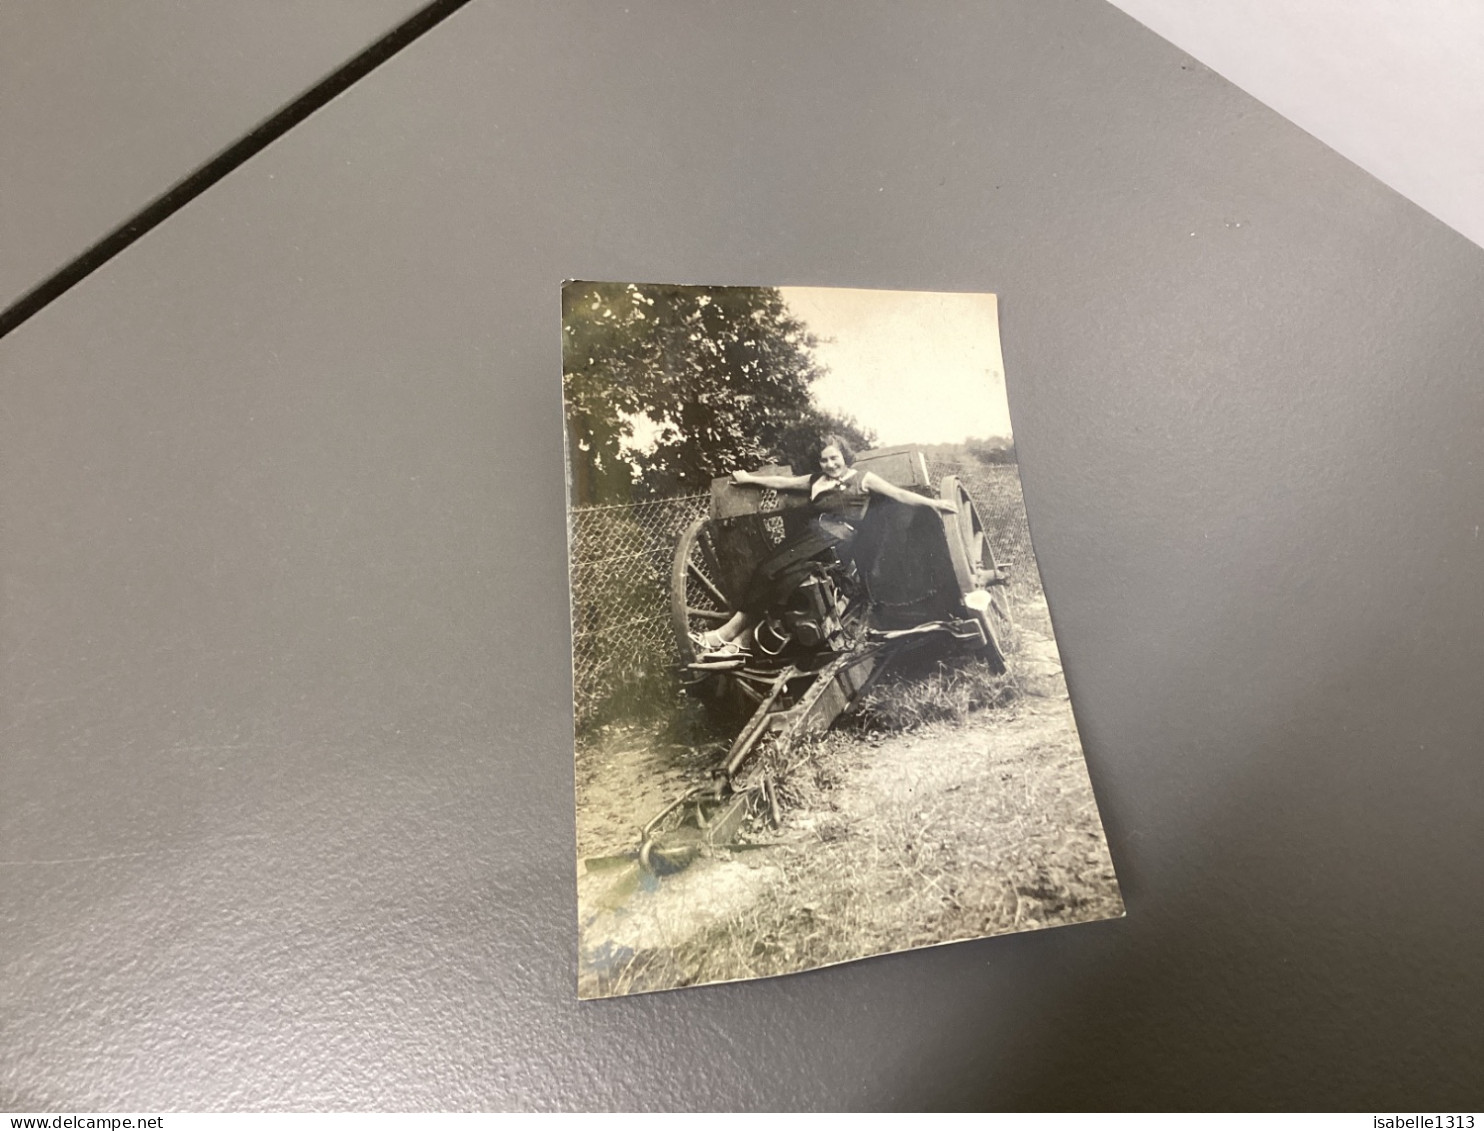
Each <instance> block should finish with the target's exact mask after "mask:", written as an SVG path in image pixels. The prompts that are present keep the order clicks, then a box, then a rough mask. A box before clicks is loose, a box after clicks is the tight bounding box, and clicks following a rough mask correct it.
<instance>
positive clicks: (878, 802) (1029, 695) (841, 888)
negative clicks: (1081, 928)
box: [578, 605, 1122, 997]
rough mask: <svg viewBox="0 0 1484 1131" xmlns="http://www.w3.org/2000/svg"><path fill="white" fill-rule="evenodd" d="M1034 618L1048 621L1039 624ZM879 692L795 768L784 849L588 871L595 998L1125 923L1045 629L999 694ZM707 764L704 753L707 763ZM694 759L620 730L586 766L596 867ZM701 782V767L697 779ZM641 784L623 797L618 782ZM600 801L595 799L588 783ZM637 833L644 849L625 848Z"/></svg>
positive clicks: (586, 938)
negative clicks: (1063, 927) (668, 870)
mask: <svg viewBox="0 0 1484 1131" xmlns="http://www.w3.org/2000/svg"><path fill="white" fill-rule="evenodd" d="M1027 611H1028V612H1029V613H1030V614H1031V615H1030V616H1029V617H1027V618H1025V619H1026V620H1028V621H1031V622H1039V620H1040V618H1041V617H1043V616H1044V605H1042V606H1040V611H1039V612H1037V610H1036V609H1034V608H1032V609H1029V610H1027ZM925 668H926V670H917V671H913V670H904V671H902V672H901V673H899V675H898V677H897V678H896V679H895V680H888V681H883V683H882V684H881V685H880V686H879V687H878V688H877V689H876V691H874V692H873V693H872V694H871V696H870V697H869V698H868V699H867V700H866V701H865V702H864V703H863V704H862V705H861V707H860V709H859V710H858V711H856V712H855V713H854V714H853V715H852V717H851V718H850V719H849V720H848V721H847V722H846V723H845V724H844V725H842V726H841V727H840V728H838V729H837V730H836V731H835V732H833V733H831V734H830V735H827V736H825V738H824V739H823V740H821V741H819V742H817V743H815V744H814V745H813V746H811V747H809V748H808V749H807V750H804V751H801V752H798V754H796V756H795V757H794V759H793V760H792V772H791V773H789V774H788V776H787V778H786V780H785V781H784V782H783V783H782V787H781V789H780V793H781V795H782V797H783V799H784V802H785V807H786V811H787V814H786V820H785V823H784V827H783V829H782V830H781V832H779V833H772V832H771V831H765V830H763V829H761V828H759V829H757V830H755V835H756V838H757V839H756V841H755V842H754V843H753V844H752V845H751V846H748V847H744V848H741V849H738V850H735V851H718V852H717V853H716V854H715V855H714V856H712V857H710V858H706V859H702V860H700V861H698V862H697V863H696V864H694V865H692V867H691V868H689V869H687V870H686V871H684V872H682V873H679V874H677V875H675V876H669V877H665V878H663V879H656V878H655V877H651V876H648V875H647V874H644V873H642V872H640V871H639V869H638V866H637V864H634V865H630V866H623V865H619V866H616V867H615V866H612V865H611V864H610V865H609V866H607V867H603V868H595V869H591V870H588V869H583V868H582V867H581V866H580V867H579V879H578V896H579V921H580V951H579V953H580V963H579V991H580V992H581V993H582V995H583V996H584V997H601V996H610V995H615V994H625V993H634V992H643V991H647V990H658V989H667V988H673V987H677V986H686V985H695V984H699V983H706V982H716V981H730V980H735V979H740V978H753V977H761V976H765V975H771V974H783V973H790V972H794V971H799V970H807V969H812V968H816V967H819V966H825V965H830V964H832V963H836V962H842V961H847V960H851V959H856V958H862V957H866V956H868V955H873V954H880V953H885V952H890V951H895V950H902V949H906V948H910V947H917V946H925V945H932V944H937V943H945V942H951V941H955V940H960V939H968V938H978V937H982V936H985V935H994V934H1002V933H1007V932H1012V931H1020V930H1030V929H1036V928H1039V927H1047V926H1054V925H1060V924H1067V923H1077V922H1084V921H1089V920H1095V919H1102V918H1108V917H1111V916H1116V915H1119V914H1121V913H1122V903H1121V901H1120V897H1119V894H1118V888H1117V881H1116V878H1115V877H1114V874H1113V867H1112V863H1111V860H1110V859H1109V856H1108V851H1107V846H1106V843H1105V841H1104V838H1103V834H1102V827H1101V824H1100V822H1099V819H1098V814H1097V808H1096V805H1095V803H1094V801H1093V797H1092V791H1091V786H1090V783H1089V781H1088V778H1087V771H1086V766H1085V763H1084V760H1083V757H1082V751H1081V746H1080V744H1079V742H1078V740H1077V735H1076V730H1075V726H1074V724H1073V722H1072V716H1071V711H1070V705H1069V703H1068V701H1067V699H1066V693H1065V684H1064V682H1063V681H1062V679H1061V673H1060V666H1059V663H1058V662H1057V660H1056V653H1055V649H1054V646H1052V644H1051V642H1050V640H1049V638H1048V637H1047V636H1046V635H1044V634H1043V633H1042V632H1040V631H1039V630H1038V628H1037V627H1034V625H1028V626H1027V627H1025V628H1024V629H1023V632H1022V639H1021V647H1020V649H1019V650H1018V651H1017V652H1015V653H1014V654H1013V655H1012V657H1011V663H1010V669H1009V671H1008V672H1007V673H1006V675H1004V676H992V675H990V674H989V673H988V672H987V671H986V670H985V669H984V668H983V667H982V665H977V664H973V663H957V664H955V663H943V664H936V665H925ZM702 756H703V755H702ZM696 757H698V755H697V754H696V753H695V752H694V749H693V748H691V747H687V746H685V744H681V743H675V744H671V745H670V747H669V749H668V752H666V745H665V744H664V743H662V742H657V741H655V740H654V738H653V736H652V737H651V739H650V740H648V741H646V740H645V739H644V737H643V736H642V735H641V734H638V733H635V732H634V731H632V730H629V731H624V730H617V729H615V730H610V731H609V732H608V735H607V740H606V741H601V742H597V743H594V744H592V745H590V746H589V747H588V748H587V749H586V750H585V751H584V752H583V754H582V755H581V756H580V757H579V794H580V795H584V794H585V797H584V800H585V801H586V802H587V804H585V805H584V806H583V807H580V808H579V842H580V844H582V845H583V846H584V847H585V848H586V849H587V851H589V852H590V853H597V852H599V851H608V852H620V851H622V849H623V848H624V847H628V848H632V844H629V845H622V844H619V843H605V841H606V840H607V839H608V838H610V837H613V836H617V835H620V834H621V833H622V832H624V831H626V830H632V829H633V828H634V827H635V823H636V819H642V818H641V817H639V815H638V814H637V813H636V814H634V815H633V817H632V818H631V819H630V820H629V821H628V822H627V823H626V822H625V821H624V820H623V819H622V818H621V816H619V814H621V813H622V812H623V811H624V810H625V809H626V808H629V807H631V806H633V805H636V804H640V803H641V802H640V798H638V797H637V796H636V791H637V792H639V793H643V794H646V795H647V797H648V798H650V799H654V800H657V801H659V802H660V803H662V802H663V800H664V799H665V796H666V791H665V789H664V788H663V785H660V786H656V785H655V782H656V781H657V780H658V781H660V782H662V783H665V782H668V783H669V784H674V783H678V782H679V781H680V780H681V778H682V777H683V775H684V773H685V768H686V764H687V761H688V760H689V759H693V758H696ZM690 764H691V765H695V764H696V763H694V762H691V763H690ZM623 782H628V783H629V784H628V785H623V784H621V783H623ZM584 783H585V784H584ZM630 835H632V833H631V832H630Z"/></svg>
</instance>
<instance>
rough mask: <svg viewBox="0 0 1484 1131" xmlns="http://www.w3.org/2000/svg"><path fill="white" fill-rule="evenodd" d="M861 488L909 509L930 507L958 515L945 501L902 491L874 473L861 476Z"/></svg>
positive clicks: (950, 504)
mask: <svg viewBox="0 0 1484 1131" xmlns="http://www.w3.org/2000/svg"><path fill="white" fill-rule="evenodd" d="M861 486H862V487H864V488H865V489H866V490H867V491H874V492H875V493H876V494H878V495H885V496H886V497H887V498H888V499H895V500H896V501H897V502H899V503H906V504H907V505H908V506H909V507H932V508H933V509H934V510H937V511H942V512H943V513H944V514H957V513H958V506H957V505H956V504H954V503H950V502H949V501H948V500H947V499H933V498H929V497H928V496H927V495H919V494H917V493H916V492H914V491H904V490H902V488H900V487H898V486H897V485H896V484H895V483H888V482H887V481H886V480H885V479H882V478H881V476H879V475H877V474H876V473H875V472H874V471H868V472H866V473H865V474H864V475H862V476H861Z"/></svg>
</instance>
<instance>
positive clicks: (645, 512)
mask: <svg viewBox="0 0 1484 1131" xmlns="http://www.w3.org/2000/svg"><path fill="white" fill-rule="evenodd" d="M929 472H930V473H931V475H932V479H933V483H934V484H937V483H938V482H940V481H941V479H942V477H943V476H944V475H957V476H958V477H959V479H960V481H961V482H962V483H963V484H964V486H966V487H967V488H968V490H969V494H970V495H971V496H973V498H974V501H975V503H976V504H977V505H978V507H979V510H980V513H981V516H982V517H983V519H984V525H985V528H986V529H987V531H988V533H989V542H990V545H991V547H993V549H994V553H995V557H996V558H997V559H998V560H999V561H1001V562H1005V561H1009V562H1010V563H1012V564H1013V566H1014V569H1013V571H1012V573H1011V577H1012V582H1011V593H1012V594H1013V596H1014V597H1015V598H1016V599H1017V600H1024V599H1028V598H1029V599H1032V600H1034V599H1037V598H1039V597H1040V595H1041V578H1040V574H1039V573H1038V572H1037V570H1036V564H1035V558H1034V557H1033V556H1032V554H1031V539H1030V530H1029V528H1028V526H1027V525H1026V517H1025V500H1024V498H1023V497H1022V495H1021V490H1020V474H1019V470H1018V469H1017V468H1016V466H1015V465H1014V464H982V463H980V462H979V461H977V460H964V461H951V460H948V461H945V460H935V461H932V462H930V464H929ZM708 502H709V496H707V495H687V496H682V497H680V498H674V499H661V500H658V501H656V502H651V503H636V504H633V505H626V504H620V505H617V506H594V507H577V508H574V509H573V511H572V516H571V534H570V536H571V571H572V663H573V676H574V687H575V694H574V701H575V707H576V712H577V724H578V726H579V727H584V726H588V725H591V724H593V723H595V722H597V721H600V720H602V719H605V718H612V717H622V716H624V715H627V714H632V713H634V712H635V711H636V710H637V709H639V708H640V706H641V704H645V703H649V704H652V703H653V702H654V701H655V697H656V695H659V696H661V697H663V696H664V694H665V689H666V688H668V687H670V686H671V681H672V679H673V673H674V670H675V665H676V662H677V660H678V657H677V655H676V649H675V636H674V630H673V628H672V627H671V623H670V570H671V563H672V562H673V560H674V555H675V544H676V542H677V541H678V540H679V538H680V534H681V532H682V531H683V530H684V529H685V528H686V526H688V525H689V524H690V523H691V522H692V521H694V520H695V519H697V518H701V517H704V516H705V515H706V513H707V507H708Z"/></svg>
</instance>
